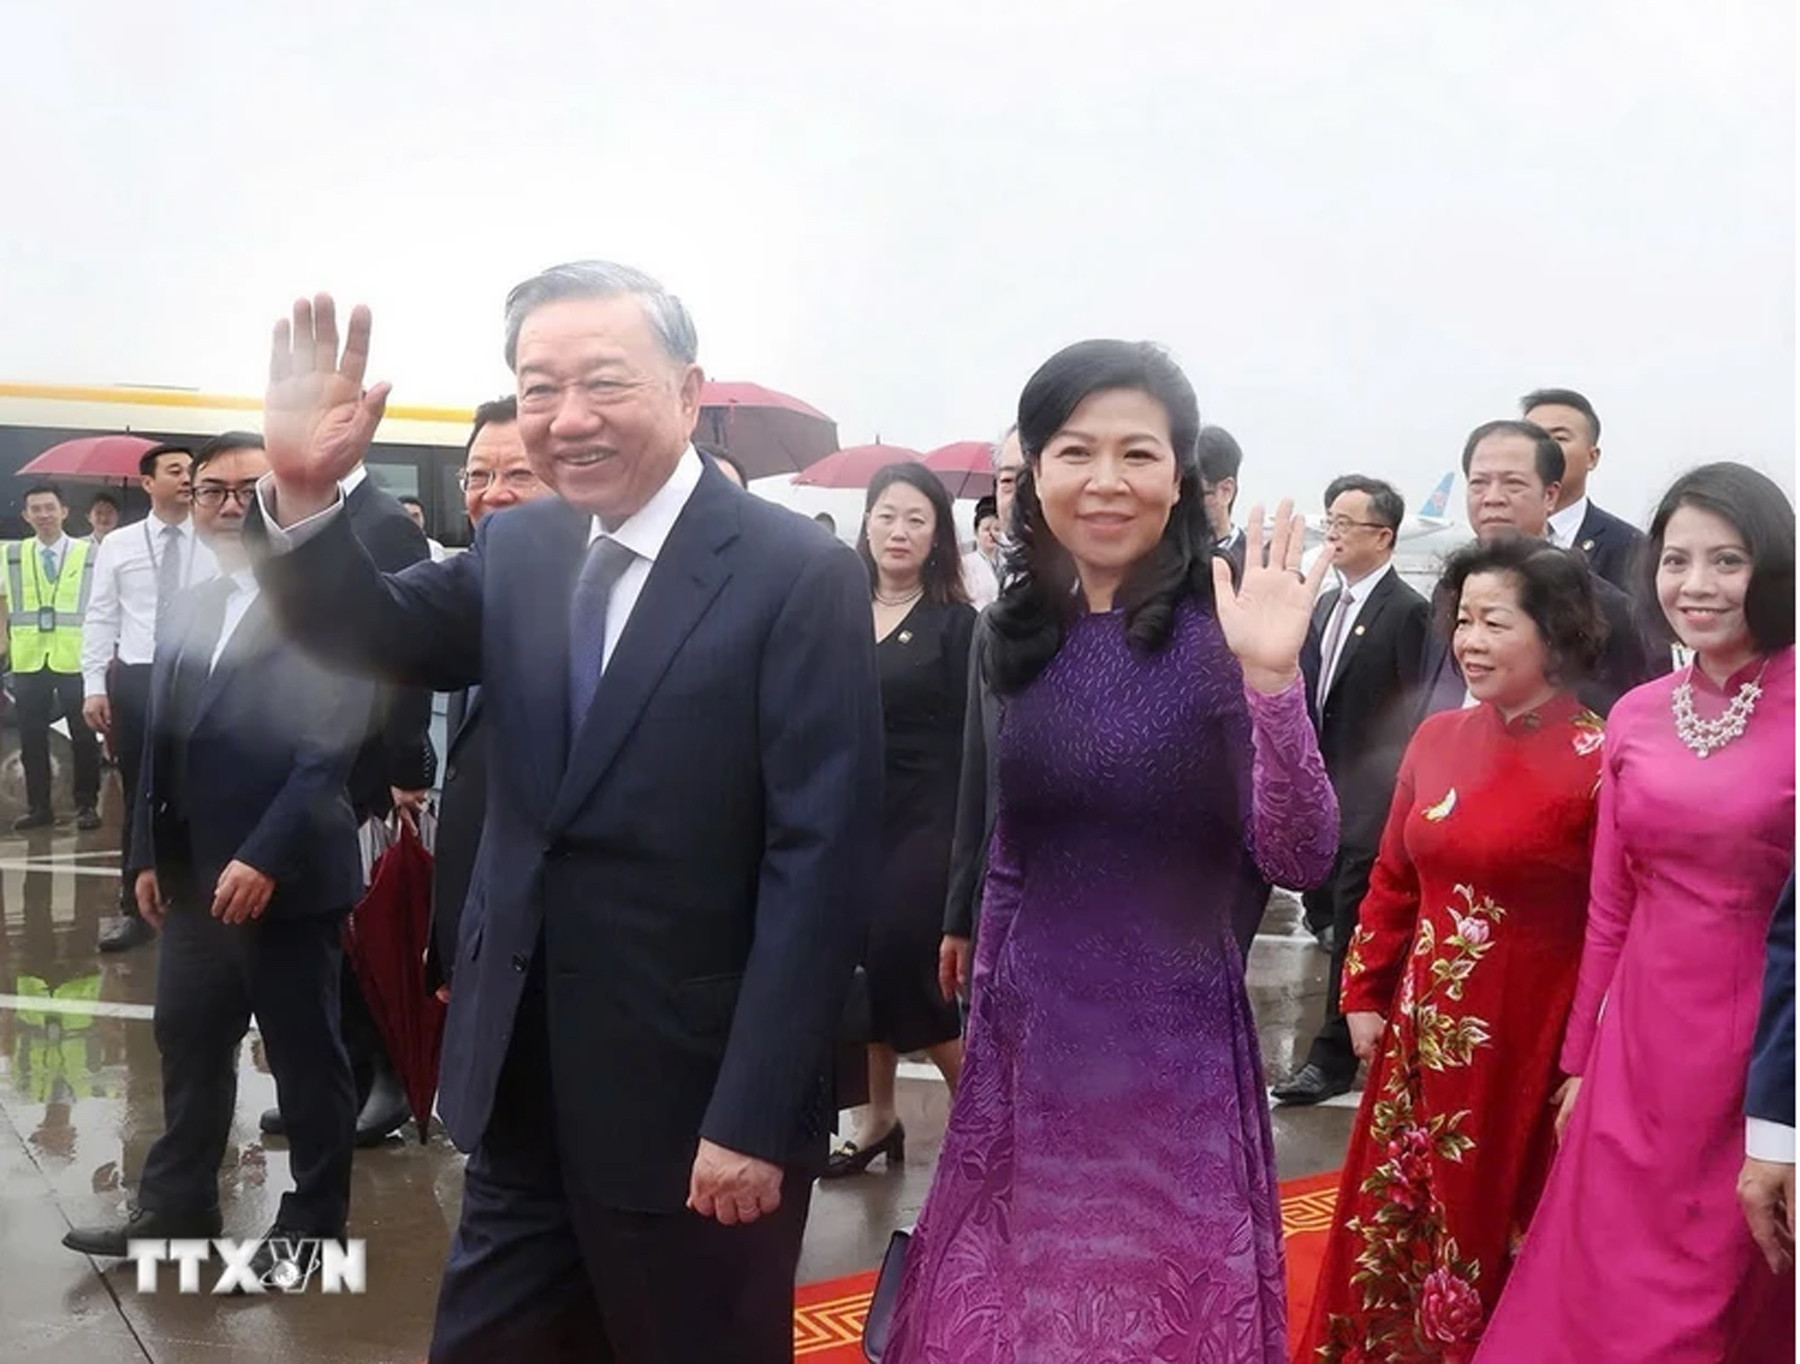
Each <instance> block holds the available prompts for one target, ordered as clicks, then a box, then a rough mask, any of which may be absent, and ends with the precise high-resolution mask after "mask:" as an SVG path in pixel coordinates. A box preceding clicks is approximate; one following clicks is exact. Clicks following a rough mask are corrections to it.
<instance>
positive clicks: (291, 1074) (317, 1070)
mask: <svg viewBox="0 0 1800 1364" xmlns="http://www.w3.org/2000/svg"><path fill="white" fill-rule="evenodd" d="M232 439H233V438H232V437H229V436H227V437H220V438H216V439H215V440H214V441H213V442H210V443H209V444H208V445H206V446H203V447H201V449H200V451H199V452H198V453H197V454H196V455H195V457H194V465H193V489H194V517H195V521H196V523H197V526H198V528H199V530H200V532H201V534H202V535H203V536H205V537H206V539H207V541H208V542H209V544H210V546H211V548H212V549H213V550H214V552H215V553H216V554H217V556H218V560H219V568H220V571H221V575H222V576H221V577H219V578H217V579H215V580H213V581H211V582H208V583H203V584H201V585H200V586H198V587H194V588H191V589H189V590H188V591H186V592H184V593H181V594H180V595H178V596H176V597H174V598H173V599H172V600H171V602H170V603H169V605H168V606H167V607H166V608H165V610H164V612H163V615H162V618H161V620H160V621H159V623H158V631H157V635H158V638H157V644H156V650H155V662H154V664H153V665H152V673H151V684H150V695H149V710H148V713H147V721H146V734H147V740H146V743H145V750H144V768H143V775H142V781H143V790H142V794H141V798H140V799H139V800H138V801H137V802H136V805H135V807H134V810H133V825H134V827H133V832H132V840H131V853H130V857H129V859H128V863H127V866H128V870H129V871H130V872H131V873H132V874H133V883H134V887H135V891H136V894H137V897H138V907H139V910H140V911H141V912H142V914H143V915H144V918H145V919H146V920H147V921H148V922H150V923H151V925H152V926H153V927H159V928H161V930H162V951H161V956H160V960H159V964H158V973H157V987H156V1043H157V1048H158V1050H159V1051H160V1052H161V1053H162V1074H163V1106H164V1113H165V1116H166V1120H167V1128H166V1130H165V1132H164V1134H163V1135H162V1137H161V1138H159V1139H158V1140H157V1142H156V1144H155V1146H153V1147H152V1148H151V1150H150V1154H149V1158H148V1159H147V1160H146V1161H145V1164H144V1173H143V1178H142V1182H141V1184H140V1186H139V1190H138V1200H137V1203H138V1206H137V1208H136V1209H135V1210H134V1211H133V1213H132V1215H131V1219H130V1221H129V1222H128V1223H127V1224H126V1225H124V1226H114V1227H90V1228H82V1229H78V1230H75V1231H71V1232H70V1233H69V1234H68V1236H67V1237H65V1238H64V1244H65V1245H67V1246H69V1247H70V1248H71V1249H74V1250H79V1251H82V1252H84V1253H86V1254H89V1255H124V1254H125V1253H126V1242H127V1240H128V1239H129V1238H131V1237H154V1238H194V1237H211V1236H217V1235H218V1234H219V1230H220V1216H219V1203H218V1174H219V1162H220V1159H221V1157H222V1156H223V1155H224V1151H225V1144H226V1141H227V1139H228V1138H229V1136H230V1131H231V1119H232V1110H233V1106H234V1101H235V1099H236V1095H237V1052H238V1043H239V1042H240V1041H241V1040H242V1038H243V1036H244V1032H245V1030H246V1028H247V1027H248V1025H249V1021H250V1016H251V1014H252V1013H254V1014H255V1015H256V1021H257V1026H258V1028H259V1029H260V1030H261V1032H262V1036H263V1043H264V1047H265V1049H266V1051H267V1053H268V1058H269V1068H270V1069H271V1070H272V1071H273V1072H274V1075H275V1084H276V1088H277V1089H278V1090H279V1091H280V1093H281V1094H282V1096H283V1097H284V1098H285V1099H287V1100H288V1101H289V1103H290V1107H291V1108H292V1111H293V1112H294V1115H295V1116H294V1122H293V1124H292V1130H291V1131H290V1132H289V1139H290V1141H291V1143H292V1147H291V1158H290V1168H291V1170H292V1172H293V1177H294V1186H295V1187H294V1189H293V1191H292V1192H291V1193H288V1194H286V1195H284V1196H283V1198H282V1200H281V1206H280V1210H279V1211H278V1212H277V1214H276V1218H275V1226H274V1228H272V1229H271V1230H270V1231H269V1233H268V1238H269V1239H279V1238H282V1237H326V1238H333V1239H337V1238H341V1237H342V1236H343V1235H344V1224H345V1219H346V1217H347V1215H348V1210H349V1203H350V1157H351V1144H350V1139H351V1128H352V1123H353V1120H354V1118H355V1115H356V1108H355V1091H354V1089H353V1087H352V1081H351V1075H350V1062H349V1058H348V1057H347V1056H346V1055H345V1052H344V1048H343V1044H342V1042H341V1041H340V1039H339V1035H338V997H337V992H338V978H339V977H338V972H339V963H340V960H341V958H342V955H343V948H342V944H341V937H340V935H341V933H342V928H343V921H344V916H345V914H346V913H347V912H348V911H349V909H350V907H351V904H352V903H353V902H354V900H355V898H356V895H357V890H358V886H359V884H360V880H361V867H360V861H359V857H358V852H357V842H356V823H355V820H354V817H353V816H352V813H351V809H350V802H349V799H348V798H347V795H346V793H345V785H344V783H345V779H346V778H347V776H348V774H349V771H350V765H351V761H352V759H353V757H354V755H355V752H356V746H357V743H358V741H359V740H360V739H361V737H362V735H363V733H364V731H365V727H366V725H367V723H368V715H369V707H370V705H371V704H373V701H374V688H373V687H372V686H371V685H370V684H369V683H367V682H363V681H357V680H349V679H345V678H342V677H338V676H334V675H332V674H330V673H327V672H326V671H325V670H324V669H323V668H321V667H320V666H319V665H318V664H317V663H316V662H314V661H313V660H312V659H310V658H308V657H307V656H306V655H304V654H303V653H301V652H300V651H299V650H298V649H297V648H296V647H294V646H293V645H292V644H290V643H288V642H287V641H286V640H284V639H283V638H282V635H281V632H280V630H279V629H278V628H277V627H276V626H275V623H274V621H273V620H272V619H271V618H270V616H269V613H268V611H267V605H266V602H264V601H263V600H262V599H261V598H260V596H259V594H258V591H257V584H256V578H255V575H254V574H253V573H252V572H251V571H250V568H249V563H248V560H247V558H246V556H245V554H244V552H243V549H242V547H241V545H240V544H239V530H240V527H241V525H242V523H243V517H244V508H245V507H246V506H248V504H249V503H250V501H251V500H252V498H253V496H254V490H255V487H256V481H257V479H258V478H259V477H261V476H262V475H263V474H264V473H265V472H267V470H268V463H267V461H266V460H265V459H264V457H263V455H262V452H261V451H260V450H259V449H257V448H256V446H255V445H254V444H252V445H247V446H245V445H239V446H231V445H229V444H227V442H229V441H230V440H232ZM297 1097H298V1098H300V1099H303V1100H304V1101H303V1102H299V1103H295V1102H294V1100H295V1099H296V1098H297ZM259 1255H260V1256H261V1257H262V1258H263V1259H264V1260H266V1261H268V1265H267V1267H271V1268H272V1264H273V1260H272V1255H271V1253H270V1252H269V1250H268V1247H267V1246H266V1245H265V1247H264V1248H263V1250H262V1251H260V1252H259Z"/></svg>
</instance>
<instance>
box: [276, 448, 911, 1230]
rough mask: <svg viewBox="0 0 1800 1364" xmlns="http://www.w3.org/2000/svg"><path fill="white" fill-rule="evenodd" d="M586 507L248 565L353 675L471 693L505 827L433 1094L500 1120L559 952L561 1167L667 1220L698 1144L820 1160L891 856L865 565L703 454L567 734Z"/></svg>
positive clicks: (608, 1201)
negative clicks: (512, 1059)
mask: <svg viewBox="0 0 1800 1364" xmlns="http://www.w3.org/2000/svg"><path fill="white" fill-rule="evenodd" d="M590 525H591V522H590V520H589V518H588V517H587V516H585V515H583V514H581V513H578V512H576V511H575V510H573V509H572V508H570V507H569V506H567V505H566V504H565V503H563V502H561V501H558V500H547V501H543V502H537V503H533V504H531V505H528V506H522V507H517V508H513V509H509V510H507V511H504V512H500V513H497V514H496V515H494V516H490V517H488V518H487V519H486V520H484V521H483V522H482V525H481V528H480V530H479V531H478V533H477V535H476V538H475V545H474V547H473V548H472V549H471V550H470V551H469V552H468V553H466V554H460V555H456V556H455V557H453V558H450V559H447V560H445V561H444V562H441V563H435V564H434V563H424V564H419V565H416V566H415V567H413V568H410V569H407V570H406V571H405V572H404V573H401V574H398V575H385V576H384V575H382V574H380V573H379V572H377V570H376V569H375V566H374V565H373V564H372V563H371V562H370V560H369V557H368V555H367V554H366V553H365V552H363V550H362V549H361V548H360V546H359V545H358V544H357V541H356V539H355V537H354V535H352V534H351V532H350V530H349V528H348V527H347V526H346V525H345V524H344V523H343V518H342V517H341V516H340V517H337V518H334V519H333V520H332V521H331V522H329V523H328V524H327V525H326V526H325V527H324V528H323V529H322V530H321V531H320V532H319V533H318V534H317V535H316V536H315V537H313V538H312V539H310V540H308V541H307V542H306V543H304V544H302V545H300V546H298V547H296V548H295V549H293V550H292V551H291V552H289V553H286V554H281V555H276V556H272V557H269V558H268V559H266V561H265V562H263V563H262V564H261V566H260V569H259V571H260V573H261V575H262V580H263V584H264V588H265V591H266V592H267V593H268V596H269V598H270V600H271V603H272V604H273V605H275V606H276V608H277V610H278V611H279V612H280V614H281V616H282V618H283V619H284V620H285V621H287V622H288V623H289V625H290V627H291V628H293V629H294V630H296V631H297V632H298V633H299V634H301V635H303V636H304V637H305V639H306V640H307V642H308V644H309V645H310V646H311V647H313V648H315V649H317V650H319V651H320V653H321V654H322V655H323V656H326V657H329V658H331V659H333V660H334V661H336V662H337V663H338V665H340V666H344V667H349V668H354V669H357V670H359V671H362V672H365V673H376V674H379V675H383V676H386V677H388V678H390V679H391V680H394V681H398V682H405V683H410V684H412V685H423V686H427V687H431V688H433V689H435V690H438V691H454V690H457V689H459V688H462V687H466V686H470V685H472V684H475V683H479V684H480V685H481V688H482V705H483V707H484V709H485V715H484V718H483V721H482V723H483V725H484V726H485V728H486V731H487V734H486V737H487V742H488V744H489V748H488V754H487V756H488V760H489V767H488V783H487V784H488V800H487V818H486V822H485V826H484V828H483V831H482V838H481V850H480V853H479V855H478V858H477V861H476V866H475V873H474V880H473V884H472V885H471V887H470V890H469V899H468V904H467V906H466V907H465V910H464V918H463V924H462V929H461V933H460V937H459V944H458V952H457V959H456V963H455V968H454V986H453V994H452V1001H451V1005H450V1018H449V1024H448V1031H447V1034H446V1038H445V1044H444V1061H443V1076H442V1089H441V1092H440V1097H439V1102H440V1107H441V1111H442V1113H443V1116H444V1119H445V1121H446V1124H447V1125H448V1127H449V1130H450V1135H451V1137H452V1139H453V1140H454V1141H455V1142H456V1144H457V1145H458V1146H460V1147H462V1148H464V1149H470V1148H472V1147H474V1146H475V1145H476V1144H477V1143H478V1142H480V1140H481V1139H482V1136H483V1134H484V1133H485V1131H486V1129H487V1126H488V1119H489V1116H490V1114H491V1112H492V1110H493V1104H494V1093H495V1085H496V1082H497V1081H498V1079H499V1076H500V1072H501V1067H502V1064H503V1063H504V1061H505V1059H506V1054H507V1049H508V1047H509V1045H510V1044H511V1042H512V1035H513V1029H514V1023H515V1018H516V1016H517V1012H518V1005H519V1000H520V996H521V993H522V992H523V990H524V988H525V984H526V976H527V972H528V971H530V970H531V969H532V965H533V957H534V955H535V954H537V953H538V952H540V951H541V952H542V953H543V963H542V969H543V975H544V981H545V991H546V1001H545V1003H546V1013H547V1017H548V1023H549V1027H548V1042H547V1045H548V1047H549V1061H550V1068H551V1073H552V1077H553V1087H554V1091H555V1095H556V1104H557V1116H558V1120H559V1131H560V1135H561V1139H562V1150H563V1153H564V1158H565V1160H567V1161H568V1162H569V1163H570V1164H571V1166H572V1167H574V1168H572V1169H571V1171H570V1177H571V1178H572V1179H575V1180H578V1181H579V1182H580V1183H581V1184H582V1186H583V1187H584V1189H585V1190H586V1191H587V1196H588V1197H589V1198H591V1199H592V1200H593V1201H594V1202H595V1203H598V1204H600V1205H602V1206H612V1207H617V1208H623V1209H635V1210H640V1211H646V1212H676V1211H679V1210H680V1209H681V1208H682V1207H683V1206H684V1205H685V1203H686V1199H687V1194H688V1185H689V1179H690V1175H691V1170H692V1164H693V1159H694V1153H695V1149H696V1147H697V1145H698V1143H699V1140H700V1139H701V1138H702V1137H704V1138H706V1139H707V1140H710V1141H712V1142H715V1143H717V1144H718V1145H720V1146H723V1147H726V1148H727V1149H729V1150H733V1151H737V1152H741V1153H744V1154H747V1155H751V1156H756V1157H759V1158H761V1159H765V1160H770V1161H777V1162H782V1163H785V1164H788V1165H790V1166H793V1167H808V1166H813V1165H815V1164H816V1163H817V1162H819V1161H821V1160H822V1158H823V1155H824V1150H825V1137H826V1132H827V1128H828V1123H829V1117H830V1114H829V1110H828V1106H827V1105H828V1096H829V1085H828V1072H829V1068H830V1049H831V1044H832V1041H833V1039H834V1035H835V1032H836V1027H837V1023H838V1021H839V1017H840V1015H841V1013H842V1010H843V1006H844V998H845V996H846V994H847V993H848V989H849V983H850V977H851V974H852V971H853V969H854V966H855V963H856V960H857V957H858V955H859V953H860V951H861V949H862V945H863V936H864V914H865V906H866V905H867V904H868V901H869V896H868V893H867V891H868V885H867V878H868V876H869V875H870V873H871V869H872V868H874V867H875V866H877V865H879V838H880V826H881V806H882V796H881V793H882V723H881V698H880V689H879V686H878V683H877V680H876V670H875V642H874V631H873V629H872V628H871V626H870V622H869V579H868V574H867V572H866V571H865V569H864V567H863V565H862V563H861V561H860V560H859V559H858V557H857V556H856V554H855V553H854V552H853V551H851V550H850V549H849V548H848V547H846V546H844V545H842V544H840V543H839V542H838V541H837V540H836V539H835V538H833V537H832V536H831V535H829V534H828V533H827V532H825V531H824V530H823V529H822V528H820V527H818V526H816V525H814V524H813V523H811V522H810V521H808V520H807V519H806V518H804V517H801V516H797V515H795V514H794V513H792V512H789V511H785V510H783V509H781V508H779V507H776V506H773V505H772V504H769V503H766V502H763V501H760V500H759V499H757V498H754V497H751V496H749V495H748V494H746V493H744V492H742V491H741V490H739V489H738V488H737V487H735V486H734V485H733V484H732V483H730V482H729V481H728V480H727V479H726V478H725V477H724V476H723V475H721V474H719V473H718V472H717V470H715V469H713V468H711V467H708V468H707V469H706V470H705V472H704V473H703V475H702V477H701V480H700V484H699V486H698V487H697V488H696V489H695V491H694V493H693V495H692V497H691V498H690V500H689V502H688V504H687V506H686V507H685V509H684V510H683V511H682V513H681V515H680V517H679V519H678V520H677V521H676V523H675V526H674V529H673V530H672V532H671V533H670V535H669V538H668V541H667V543H666V544H665V545H664V547H663V550H662V552H661V554H660V556H659V557H658V559H657V561H656V564H655V566H654V568H653V569H652V571H651V573H650V575H649V579H648V581H647V582H646V584H645V586H644V590H643V593H642V595H641V596H640V597H639V598H638V601H637V603H636V606H635V607H634V609H633V611H632V613H631V617H630V620H629V623H628V624H627V625H626V627H625V630H624V633H623V635H622V636H621V638H620V640H619V643H618V646H617V649H616V651H615V653H614V655H613V657H612V659H611V660H610V662H609V663H608V665H607V670H606V674H605V676H604V677H603V678H602V680H601V683H600V688H599V691H598V693H597V694H596V696H595V698H594V702H593V705H592V708H591V710H590V711H589V713H588V717H587V720H586V723H585V724H584V726H583V728H582V729H581V730H580V732H579V733H578V735H577V736H576V737H575V739H574V741H573V745H572V748H571V744H570V741H569V739H568V737H567V730H568V721H567V715H566V712H567V704H568V702H567V693H568V672H569V667H568V661H569V660H568V655H569V603H570V598H571V594H572V592H573V589H574V585H575V581H576V577H577V575H578V574H579V572H580V569H581V566H582V563H583V561H584V560H585V558H586V555H587V547H588V540H589V530H590ZM247 533H248V534H250V535H251V536H252V537H253V539H254V537H256V536H257V535H259V534H260V533H262V527H261V525H260V520H259V517H258V514H257V513H256V512H255V511H253V512H252V515H251V518H250V522H249V530H248V532H247ZM531 1044H532V1045H543V1043H542V1042H532V1043H531Z"/></svg>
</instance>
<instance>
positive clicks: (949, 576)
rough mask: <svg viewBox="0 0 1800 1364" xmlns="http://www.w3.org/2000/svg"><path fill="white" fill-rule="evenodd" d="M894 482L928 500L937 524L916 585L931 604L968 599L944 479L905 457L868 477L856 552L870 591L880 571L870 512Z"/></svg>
mask: <svg viewBox="0 0 1800 1364" xmlns="http://www.w3.org/2000/svg"><path fill="white" fill-rule="evenodd" d="M896 483H904V484H906V486H907V487H909V488H917V489H918V490H919V491H920V492H922V493H924V494H925V496H926V497H927V498H929V499H930V501H931V510H932V511H933V512H934V513H935V514H936V517H937V525H936V526H935V527H934V528H933V530H932V533H931V553H930V554H928V555H926V557H925V566H924V567H923V568H922V569H920V571H919V586H921V587H923V588H924V589H925V600H926V601H928V602H931V603H932V604H933V605H934V606H951V605H955V604H959V603H962V602H966V601H968V600H969V589H968V588H967V587H966V586H965V585H964V583H963V571H962V552H961V551H960V550H959V549H958V548H957V544H956V519H955V510H954V509H953V508H952V507H951V505H950V493H949V491H948V490H947V489H946V488H945V487H944V482H943V480H942V479H940V478H939V477H938V476H937V475H936V474H935V473H933V472H932V471H931V470H930V469H927V468H926V467H925V466H924V465H923V464H920V463H919V462H918V461H917V460H911V459H905V460H901V461H900V462H899V463H898V464H890V465H888V466H887V467H886V468H885V469H882V470H881V471H880V472H879V473H877V474H876V475H875V477H874V478H872V479H870V480H869V496H868V498H867V499H866V500H865V501H864V503H863V518H862V529H861V530H859V531H857V533H856V552H857V553H858V554H860V555H862V561H863V567H865V568H867V569H868V570H869V590H870V591H871V592H873V591H874V590H875V589H876V588H877V587H879V586H881V572H880V570H879V569H877V568H876V566H875V553H874V551H873V550H871V549H870V548H869V513H870V512H872V511H874V510H875V504H876V503H877V502H879V501H881V495H882V494H883V493H885V492H886V491H887V490H888V489H889V488H891V487H893V486H894V485H895V484H896Z"/></svg>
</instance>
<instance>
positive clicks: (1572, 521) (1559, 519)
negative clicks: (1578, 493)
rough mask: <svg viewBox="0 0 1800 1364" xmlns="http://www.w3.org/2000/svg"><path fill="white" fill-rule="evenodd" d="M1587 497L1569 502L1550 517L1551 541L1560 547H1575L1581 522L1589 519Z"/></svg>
mask: <svg viewBox="0 0 1800 1364" xmlns="http://www.w3.org/2000/svg"><path fill="white" fill-rule="evenodd" d="M1587 509H1588V500H1587V498H1586V497H1583V498H1581V499H1580V500H1578V501H1575V502H1571V503H1569V505H1568V506H1566V507H1564V508H1563V509H1562V510H1561V511H1559V512H1555V513H1552V515H1551V517H1550V543H1551V544H1553V545H1555V546H1556V547H1557V548H1558V549H1574V548H1575V537H1576V536H1577V535H1580V534H1581V523H1582V522H1583V521H1585V520H1587Z"/></svg>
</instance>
